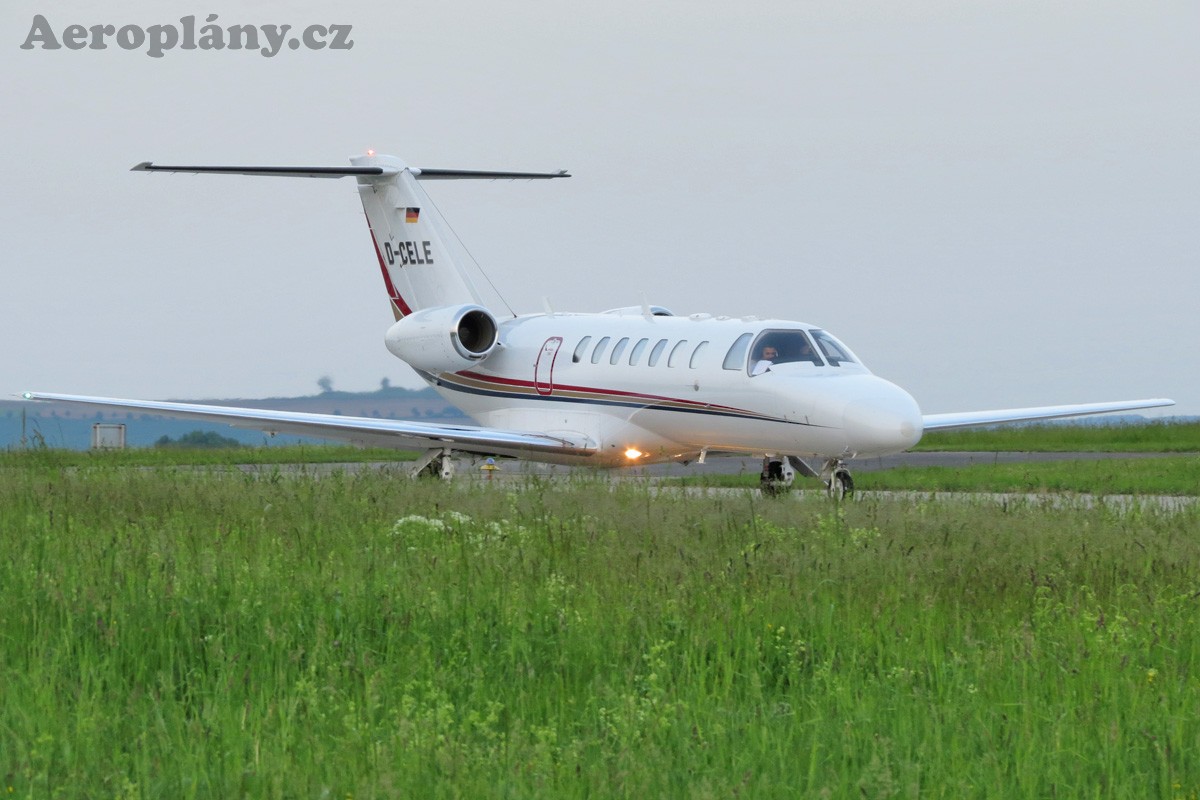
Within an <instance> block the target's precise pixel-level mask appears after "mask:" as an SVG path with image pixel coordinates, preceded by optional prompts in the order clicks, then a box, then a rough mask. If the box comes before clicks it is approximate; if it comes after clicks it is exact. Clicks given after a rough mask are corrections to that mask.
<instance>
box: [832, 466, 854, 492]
mask: <svg viewBox="0 0 1200 800" xmlns="http://www.w3.org/2000/svg"><path fill="white" fill-rule="evenodd" d="M853 494H854V478H853V476H851V475H850V470H848V469H845V468H844V467H839V468H838V469H835V470H834V471H833V474H832V475H830V476H829V496H830V497H832V498H833V499H834V500H845V499H846V498H847V497H850V496H851V495H853Z"/></svg>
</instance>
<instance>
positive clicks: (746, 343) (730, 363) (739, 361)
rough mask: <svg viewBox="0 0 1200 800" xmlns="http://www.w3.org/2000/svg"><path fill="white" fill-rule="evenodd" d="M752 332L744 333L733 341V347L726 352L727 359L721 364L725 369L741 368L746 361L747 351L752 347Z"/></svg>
mask: <svg viewBox="0 0 1200 800" xmlns="http://www.w3.org/2000/svg"><path fill="white" fill-rule="evenodd" d="M750 338H751V334H749V333H743V334H742V335H741V336H739V337H738V338H737V341H736V342H734V343H733V347H730V348H729V352H728V353H726V354H725V361H724V363H722V364H721V366H722V367H724V368H725V369H741V368H742V366H743V365H744V364H745V363H746V351H747V350H748V349H750Z"/></svg>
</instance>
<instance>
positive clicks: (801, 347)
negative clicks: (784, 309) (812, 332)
mask: <svg viewBox="0 0 1200 800" xmlns="http://www.w3.org/2000/svg"><path fill="white" fill-rule="evenodd" d="M795 362H807V363H809V364H813V365H815V366H818V367H820V366H823V365H824V363H825V362H823V361H822V360H821V357H820V356H819V355H817V351H816V349H815V348H814V347H813V345H812V342H811V341H809V338H808V336H807V335H806V334H805V333H804V331H763V333H762V334H760V335H759V337H758V340H757V341H755V342H754V346H753V347H752V348H751V349H750V374H751V375H761V374H762V373H764V372H766V371H767V370H768V369H770V368H771V367H772V366H774V365H776V364H791V363H795Z"/></svg>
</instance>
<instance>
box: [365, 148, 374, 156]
mask: <svg viewBox="0 0 1200 800" xmlns="http://www.w3.org/2000/svg"><path fill="white" fill-rule="evenodd" d="M367 155H369V156H372V157H374V155H375V148H374V147H368V148H367Z"/></svg>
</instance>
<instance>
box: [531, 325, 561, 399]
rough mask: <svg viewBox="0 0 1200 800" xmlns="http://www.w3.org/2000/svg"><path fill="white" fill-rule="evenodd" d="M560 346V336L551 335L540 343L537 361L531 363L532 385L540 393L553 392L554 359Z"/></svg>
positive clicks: (547, 393) (548, 393)
mask: <svg viewBox="0 0 1200 800" xmlns="http://www.w3.org/2000/svg"><path fill="white" fill-rule="evenodd" d="M561 346H562V337H561V336H551V337H550V338H549V339H547V340H546V341H545V343H543V344H542V352H540V353H538V359H537V363H536V364H534V365H533V386H534V388H535V389H537V393H538V394H540V395H550V394H552V393H553V392H554V360H555V359H556V358H558V348H559V347H561Z"/></svg>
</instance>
